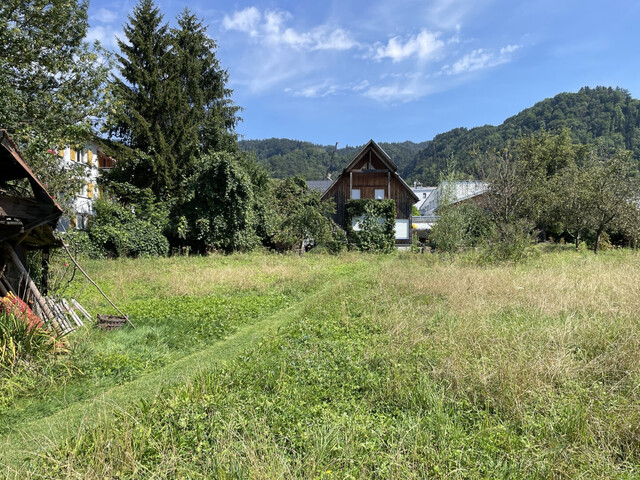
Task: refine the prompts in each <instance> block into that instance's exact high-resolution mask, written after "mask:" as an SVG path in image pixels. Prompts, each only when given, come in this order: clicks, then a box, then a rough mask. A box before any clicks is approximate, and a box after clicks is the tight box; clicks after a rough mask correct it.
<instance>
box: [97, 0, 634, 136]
mask: <svg viewBox="0 0 640 480" xmlns="http://www.w3.org/2000/svg"><path fill="white" fill-rule="evenodd" d="M135 3H136V2H135V1H132V0H91V3H90V8H89V21H90V26H91V27H90V33H89V36H90V38H91V39H98V40H100V41H101V42H102V44H103V46H105V47H106V48H108V49H115V48H116V45H115V40H114V38H115V36H120V37H122V33H121V32H122V25H123V24H124V23H125V22H126V21H127V15H128V14H130V13H131V11H132V9H133V6H134V5H135ZM156 4H157V5H158V6H159V7H160V9H161V11H162V12H163V14H164V16H165V20H166V21H168V22H169V23H171V24H173V23H175V17H176V15H177V14H178V13H179V12H180V11H182V10H183V9H184V8H185V6H187V5H188V7H189V8H190V9H191V10H192V11H193V12H194V13H195V14H196V15H198V16H199V17H201V19H202V20H203V21H204V23H205V24H206V25H208V32H209V35H210V36H211V37H212V38H214V39H216V41H217V43H218V52H217V55H218V58H219V59H220V61H221V64H222V66H223V67H224V68H226V69H227V70H228V71H229V76H230V83H229V86H230V87H231V88H232V89H233V90H234V94H233V99H234V101H235V102H236V103H237V104H238V105H240V106H242V107H243V108H244V111H243V112H242V117H243V119H244V121H243V122H242V123H241V124H240V125H239V127H238V132H239V133H240V134H241V135H243V137H244V138H246V139H261V138H270V137H284V138H293V139H300V140H308V141H312V142H315V143H320V144H333V143H335V142H339V146H341V147H342V146H345V145H361V144H363V143H365V142H366V141H368V140H369V139H370V138H373V139H374V140H376V141H380V142H385V141H386V142H395V141H404V140H412V141H415V142H420V141H424V140H430V139H431V138H433V137H434V136H435V135H436V134H438V133H441V132H445V131H447V130H450V129H452V128H455V127H460V126H463V127H468V128H470V127H474V126H478V125H485V124H493V125H496V124H499V123H502V121H504V120H505V119H506V118H507V117H509V116H511V115H515V114H516V113H518V112H519V111H521V110H522V109H524V108H527V107H529V106H532V105H533V104H534V103H536V102H537V101H540V100H542V99H544V98H547V97H552V96H554V95H556V94H558V93H560V92H564V91H577V90H578V89H579V88H580V87H582V86H592V87H594V86H596V85H605V86H619V87H622V88H626V89H627V90H629V91H630V92H631V94H632V95H633V96H634V97H636V98H637V97H638V96H639V95H640V62H638V54H637V48H638V46H639V45H640V15H639V14H640V2H635V1H633V0H610V1H608V2H602V1H596V0H582V1H578V0H555V1H548V0H529V1H518V0H512V1H499V0H476V1H470V0H422V1H419V0H396V1H381V0H367V1H363V0H341V1H333V0H327V1H324V2H318V1H306V0H305V1H290V0H273V1H263V2H259V1H253V2H252V1H236V2H234V1H217V0H209V1H206V0H190V1H189V2H188V3H186V2H184V1H178V0H156Z"/></svg>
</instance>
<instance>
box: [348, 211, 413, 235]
mask: <svg viewBox="0 0 640 480" xmlns="http://www.w3.org/2000/svg"><path fill="white" fill-rule="evenodd" d="M376 221H377V222H378V223H379V224H380V225H384V222H385V219H384V218H383V217H378V218H376ZM407 221H408V220H407ZM362 222H364V215H360V216H359V217H353V218H352V219H351V229H352V230H353V231H354V232H359V231H360V230H362Z"/></svg>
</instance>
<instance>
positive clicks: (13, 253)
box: [0, 130, 62, 330]
mask: <svg viewBox="0 0 640 480" xmlns="http://www.w3.org/2000/svg"><path fill="white" fill-rule="evenodd" d="M61 216H62V209H61V208H60V207H59V206H58V204H57V203H56V202H55V200H53V198H51V196H50V195H49V194H48V193H47V191H46V189H45V187H44V185H42V183H40V181H39V180H38V179H37V178H36V176H35V175H34V174H33V172H32V171H31V170H30V169H29V167H28V166H27V165H26V163H25V162H24V160H23V158H22V155H21V153H20V151H19V150H18V147H17V146H16V145H15V143H14V142H13V141H12V140H11V137H10V136H9V135H8V134H7V132H6V131H5V130H0V296H3V295H7V294H8V293H9V292H11V293H13V294H15V295H17V296H18V297H20V298H22V299H23V300H24V301H25V302H27V303H28V304H29V305H31V306H33V308H34V311H35V312H36V314H38V315H42V316H43V320H45V321H47V320H51V322H52V324H53V326H54V327H55V328H56V329H58V330H60V329H59V327H58V324H57V322H56V321H55V319H54V315H53V314H52V313H51V311H50V310H49V308H48V306H47V305H46V304H45V300H44V299H43V298H42V296H41V294H40V292H39V291H38V289H37V288H36V286H35V285H34V283H33V281H32V280H31V278H30V275H29V273H28V272H27V268H26V254H27V251H29V250H34V249H39V250H43V252H44V253H43V262H44V265H43V266H44V268H45V272H43V277H44V278H43V285H44V289H45V293H46V266H47V257H48V252H49V249H50V248H51V247H57V246H59V242H58V240H56V238H55V236H54V230H55V228H56V225H57V223H58V219H59V218H60V217H61Z"/></svg>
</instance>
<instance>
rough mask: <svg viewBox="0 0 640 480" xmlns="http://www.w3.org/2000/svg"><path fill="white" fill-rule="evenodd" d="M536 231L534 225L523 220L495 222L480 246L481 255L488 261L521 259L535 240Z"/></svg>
mask: <svg viewBox="0 0 640 480" xmlns="http://www.w3.org/2000/svg"><path fill="white" fill-rule="evenodd" d="M536 233H537V232H535V230H534V225H533V224H532V223H531V222H527V221H525V220H514V221H512V222H509V223H497V224H496V225H495V227H494V229H493V232H492V234H491V236H490V237H489V238H488V240H487V242H486V243H485V244H484V246H483V248H482V257H483V259H484V260H485V261H490V262H494V261H504V260H508V261H515V262H517V261H519V260H522V259H523V258H525V257H526V256H527V252H528V250H529V249H530V247H531V245H532V244H533V243H534V242H535V239H536Z"/></svg>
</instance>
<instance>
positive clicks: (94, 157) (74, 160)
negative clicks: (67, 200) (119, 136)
mask: <svg viewBox="0 0 640 480" xmlns="http://www.w3.org/2000/svg"><path fill="white" fill-rule="evenodd" d="M58 155H59V156H60V157H62V161H63V162H64V164H65V165H66V166H72V165H77V164H81V165H83V166H84V167H85V171H86V177H85V182H84V186H83V188H82V190H81V191H80V192H79V193H78V195H77V196H76V198H75V200H74V201H73V209H74V211H75V213H76V218H74V219H72V220H73V221H72V222H71V225H74V222H75V226H76V228H86V226H87V224H86V222H87V219H88V217H89V216H90V215H93V202H94V200H95V199H97V198H99V197H100V188H99V185H98V183H99V178H100V169H99V168H98V144H97V143H95V142H88V143H87V144H86V145H85V147H84V149H82V150H75V149H73V148H70V147H66V148H65V149H64V150H62V151H60V152H58Z"/></svg>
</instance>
